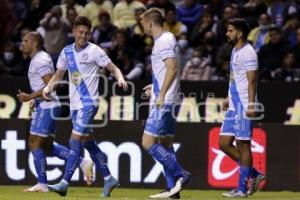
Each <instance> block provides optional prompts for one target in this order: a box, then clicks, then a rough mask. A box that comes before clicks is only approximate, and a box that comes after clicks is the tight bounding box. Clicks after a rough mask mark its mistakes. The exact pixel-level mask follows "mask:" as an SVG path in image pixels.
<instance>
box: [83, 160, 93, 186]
mask: <svg viewBox="0 0 300 200" xmlns="http://www.w3.org/2000/svg"><path fill="white" fill-rule="evenodd" d="M93 168H94V162H93V161H92V160H91V159H83V160H82V162H81V164H80V169H81V171H82V173H83V174H84V177H85V182H86V184H87V185H92V184H93V180H94V175H93V174H94V173H93Z"/></svg>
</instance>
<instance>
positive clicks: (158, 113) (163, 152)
mask: <svg viewBox="0 0 300 200" xmlns="http://www.w3.org/2000/svg"><path fill="white" fill-rule="evenodd" d="M141 20H142V21H141V22H142V25H143V28H144V31H145V33H146V34H148V35H149V36H151V37H153V38H154V40H155V42H154V46H153V49H152V55H151V62H152V72H153V73H152V82H153V84H152V85H148V86H146V87H145V88H144V89H145V90H146V93H148V94H149V90H150V89H151V100H150V113H149V116H148V119H147V122H146V126H145V130H144V134H143V139H142V145H143V147H144V149H145V150H147V151H148V153H149V154H150V155H151V156H152V157H153V158H155V159H156V160H157V161H159V162H160V163H161V164H162V165H163V167H164V172H165V177H166V180H167V190H166V191H164V192H161V193H159V194H156V195H151V196H150V198H153V199H160V198H169V197H170V198H180V197H179V192H180V191H181V190H182V189H183V187H184V186H185V185H186V184H187V183H188V182H189V181H190V177H191V175H190V173H188V172H187V171H185V170H183V169H182V168H181V166H180V165H179V164H178V162H177V160H176V155H175V152H174V149H173V138H174V135H175V123H176V121H175V117H176V116H175V115H176V108H177V106H178V104H180V102H181V99H180V94H179V92H180V88H179V82H180V81H179V80H180V77H179V69H178V65H177V62H176V56H175V47H176V43H177V42H176V39H175V37H174V35H173V34H172V33H170V32H166V31H165V30H164V29H163V15H162V13H161V11H160V10H159V9H158V8H151V9H149V10H147V11H146V12H145V13H143V14H142V16H141Z"/></svg>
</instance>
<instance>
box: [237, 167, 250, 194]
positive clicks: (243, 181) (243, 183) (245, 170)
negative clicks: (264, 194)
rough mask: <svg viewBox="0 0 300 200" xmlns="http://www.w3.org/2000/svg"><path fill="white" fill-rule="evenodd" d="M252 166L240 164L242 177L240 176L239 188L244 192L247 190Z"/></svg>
mask: <svg viewBox="0 0 300 200" xmlns="http://www.w3.org/2000/svg"><path fill="white" fill-rule="evenodd" d="M251 171H252V168H251V167H246V166H240V177H239V186H238V190H239V191H242V192H244V193H246V192H247V183H248V178H249V177H250V175H251Z"/></svg>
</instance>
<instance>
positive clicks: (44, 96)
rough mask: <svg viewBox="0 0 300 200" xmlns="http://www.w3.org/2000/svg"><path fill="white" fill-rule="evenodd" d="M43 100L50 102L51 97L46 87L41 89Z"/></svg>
mask: <svg viewBox="0 0 300 200" xmlns="http://www.w3.org/2000/svg"><path fill="white" fill-rule="evenodd" d="M43 98H44V99H45V100H46V101H50V100H51V99H52V97H51V90H50V88H49V87H48V86H46V87H45V88H44V89H43Z"/></svg>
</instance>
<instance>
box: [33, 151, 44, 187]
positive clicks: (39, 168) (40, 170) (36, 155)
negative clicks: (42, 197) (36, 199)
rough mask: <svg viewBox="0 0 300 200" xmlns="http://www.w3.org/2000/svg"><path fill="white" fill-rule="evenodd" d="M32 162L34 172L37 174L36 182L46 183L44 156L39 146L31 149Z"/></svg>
mask: <svg viewBox="0 0 300 200" xmlns="http://www.w3.org/2000/svg"><path fill="white" fill-rule="evenodd" d="M32 155H33V162H34V167H35V170H36V173H37V175H38V182H39V183H41V184H47V174H46V166H47V161H46V156H45V153H44V150H43V149H41V148H37V149H34V150H33V151H32Z"/></svg>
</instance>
